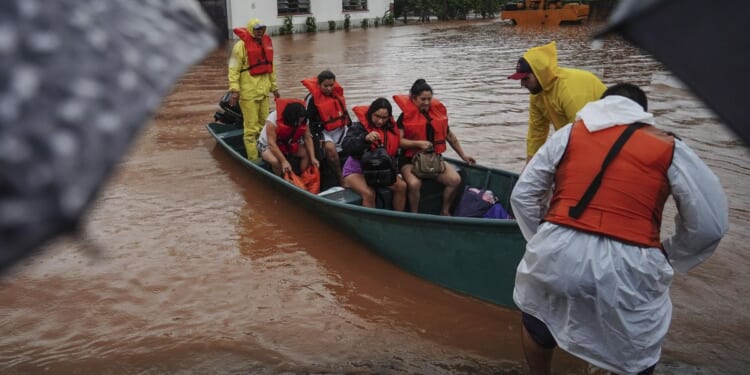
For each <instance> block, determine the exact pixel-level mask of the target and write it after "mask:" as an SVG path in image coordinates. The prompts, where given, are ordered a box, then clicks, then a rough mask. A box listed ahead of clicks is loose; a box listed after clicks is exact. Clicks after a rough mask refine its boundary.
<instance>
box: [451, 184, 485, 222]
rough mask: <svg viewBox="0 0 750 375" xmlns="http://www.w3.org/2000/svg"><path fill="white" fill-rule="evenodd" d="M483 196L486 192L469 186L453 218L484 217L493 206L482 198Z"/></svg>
mask: <svg viewBox="0 0 750 375" xmlns="http://www.w3.org/2000/svg"><path fill="white" fill-rule="evenodd" d="M483 195H484V190H479V189H477V188H472V187H469V186H467V187H466V188H465V189H464V194H463V195H462V196H461V201H459V202H458V205H457V206H456V209H455V210H454V211H453V216H461V217H482V215H484V214H485V213H486V212H487V210H488V209H489V208H490V206H492V203H490V202H488V201H486V200H485V199H483V198H482V196H483Z"/></svg>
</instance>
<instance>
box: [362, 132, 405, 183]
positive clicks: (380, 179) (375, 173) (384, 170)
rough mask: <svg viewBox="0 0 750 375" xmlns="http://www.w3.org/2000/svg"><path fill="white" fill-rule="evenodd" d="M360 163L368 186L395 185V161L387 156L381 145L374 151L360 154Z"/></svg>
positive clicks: (396, 172) (396, 173)
mask: <svg viewBox="0 0 750 375" xmlns="http://www.w3.org/2000/svg"><path fill="white" fill-rule="evenodd" d="M386 140H387V137H386ZM360 163H361V165H362V174H363V175H364V176H365V181H366V182H367V184H368V185H370V186H391V185H393V184H395V183H396V176H397V175H398V167H397V165H396V160H394V159H393V158H392V157H391V156H390V155H388V151H386V149H385V147H383V144H382V143H381V144H379V145H378V147H376V148H375V149H374V150H372V149H370V148H368V149H367V150H366V151H365V152H364V154H362V159H360Z"/></svg>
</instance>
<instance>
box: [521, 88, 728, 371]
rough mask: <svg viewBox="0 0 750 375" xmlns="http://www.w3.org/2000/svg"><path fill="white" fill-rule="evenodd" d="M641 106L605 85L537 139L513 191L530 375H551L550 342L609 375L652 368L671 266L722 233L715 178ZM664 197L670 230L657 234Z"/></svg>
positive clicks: (668, 308) (692, 262)
mask: <svg viewBox="0 0 750 375" xmlns="http://www.w3.org/2000/svg"><path fill="white" fill-rule="evenodd" d="M646 110H647V103H646V95H645V94H644V92H643V91H642V90H641V89H640V88H639V87H637V86H635V85H630V84H619V85H615V86H613V87H611V88H609V89H608V90H607V91H605V92H604V94H603V96H602V99H600V100H598V101H595V102H591V103H589V104H587V105H586V106H585V107H583V109H581V110H580V111H579V112H578V114H577V116H576V121H575V122H574V123H573V124H572V125H568V126H566V127H564V128H562V129H560V130H559V131H558V132H556V133H555V134H554V135H553V136H552V137H551V139H550V140H549V141H548V142H546V143H545V144H544V146H542V148H541V149H540V150H539V152H538V153H537V154H536V156H534V158H533V159H532V160H531V162H530V163H529V164H528V165H527V166H526V168H525V169H524V171H523V173H522V174H521V176H520V178H519V180H518V183H517V184H516V186H515V188H514V189H513V193H512V196H511V204H512V207H513V212H514V213H515V215H516V218H517V219H518V224H519V226H520V228H521V231H522V232H523V235H524V237H525V238H526V240H527V241H528V244H527V246H526V253H525V254H524V257H523V259H522V260H521V263H520V264H519V265H518V270H517V273H516V284H515V289H514V291H513V299H514V301H515V303H516V304H517V305H518V307H519V308H520V309H521V311H522V316H523V324H524V333H523V345H524V352H525V354H526V360H527V362H528V364H529V367H530V369H531V372H532V373H533V374H547V373H549V371H550V361H551V358H552V353H553V349H554V348H555V347H556V346H558V345H559V346H560V348H561V349H563V350H565V351H567V352H569V353H571V354H573V355H575V356H577V357H580V358H582V359H584V360H586V361H588V362H590V363H592V364H594V365H596V366H598V367H600V368H603V369H606V370H609V371H613V372H616V373H620V374H636V373H639V374H650V373H652V372H653V370H654V367H655V365H656V363H657V362H658V361H659V356H660V354H661V345H662V342H663V340H664V336H665V335H666V333H667V330H668V328H669V323H670V319H671V315H672V303H671V301H670V298H669V286H670V284H671V282H672V277H673V269H675V270H677V271H678V272H687V271H688V270H690V269H691V268H693V267H695V266H696V265H698V264H699V263H700V262H702V261H703V260H705V259H706V258H708V257H709V256H710V255H711V254H712V253H713V251H714V249H716V247H717V246H718V244H719V240H720V239H721V238H722V236H723V235H724V233H725V232H726V230H727V225H728V224H727V222H728V212H727V199H726V196H725V194H724V191H723V189H722V187H721V185H720V183H719V180H718V178H717V177H716V176H715V175H714V174H713V173H712V172H711V171H710V170H709V168H708V167H707V166H706V165H705V164H704V163H703V162H702V161H701V160H700V158H698V156H697V155H696V154H695V153H694V152H693V151H692V150H691V149H690V148H689V147H688V146H687V145H686V144H685V143H683V142H682V141H681V140H680V139H679V138H677V137H674V136H673V135H672V134H668V133H665V132H662V131H660V130H658V129H656V128H655V127H653V126H652V124H653V115H652V114H650V113H648V112H646ZM631 124H632V125H631ZM550 192H551V195H550ZM670 194H672V196H673V197H674V201H675V203H676V205H677V210H678V213H679V214H678V215H677V216H676V218H675V220H676V226H675V227H676V233H675V234H674V235H672V236H671V237H669V238H667V239H666V240H664V241H660V237H659V232H660V228H661V215H662V210H663V208H664V203H665V201H666V199H667V198H668V196H669V195H670Z"/></svg>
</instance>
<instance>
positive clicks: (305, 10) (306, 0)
mask: <svg viewBox="0 0 750 375" xmlns="http://www.w3.org/2000/svg"><path fill="white" fill-rule="evenodd" d="M282 1H283V2H284V3H286V7H285V8H284V11H282V7H281V2H282ZM290 1H294V2H296V3H297V6H296V7H295V8H292V9H293V10H289V2H290ZM300 3H306V5H307V7H306V8H301V7H300ZM310 3H311V0H276V15H277V17H286V16H295V15H301V14H311V13H310V8H311V5H310Z"/></svg>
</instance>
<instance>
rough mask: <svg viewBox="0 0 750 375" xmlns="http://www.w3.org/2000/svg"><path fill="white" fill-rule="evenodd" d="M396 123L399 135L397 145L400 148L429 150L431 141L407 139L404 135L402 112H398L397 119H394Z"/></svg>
mask: <svg viewBox="0 0 750 375" xmlns="http://www.w3.org/2000/svg"><path fill="white" fill-rule="evenodd" d="M396 125H397V126H398V130H399V132H400V137H399V141H398V146H399V147H401V148H402V149H405V150H407V149H411V148H416V149H419V150H429V149H430V148H432V142H430V141H426V140H425V141H415V140H411V139H407V138H406V137H404V114H403V113H402V114H400V115H399V116H398V120H396Z"/></svg>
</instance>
